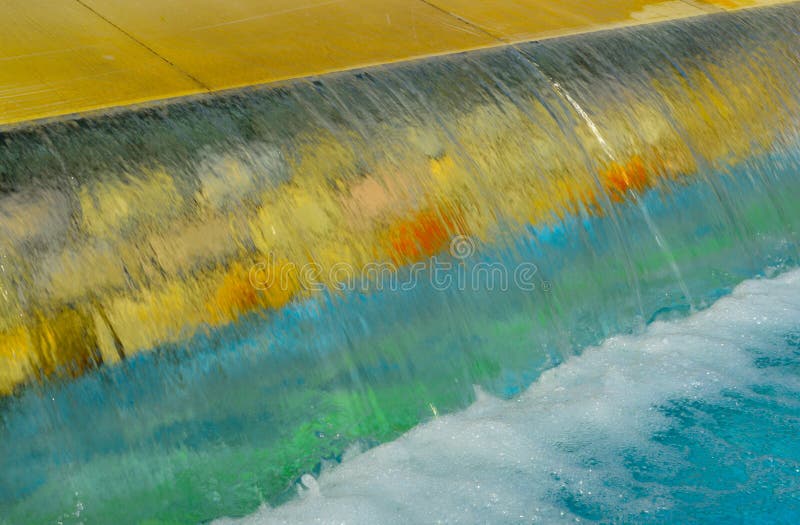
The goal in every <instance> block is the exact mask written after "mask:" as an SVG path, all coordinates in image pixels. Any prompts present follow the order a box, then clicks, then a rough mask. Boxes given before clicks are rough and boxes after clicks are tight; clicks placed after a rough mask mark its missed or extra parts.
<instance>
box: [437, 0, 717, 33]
mask: <svg viewBox="0 0 800 525" xmlns="http://www.w3.org/2000/svg"><path fill="white" fill-rule="evenodd" d="M432 3H433V4H435V5H436V6H438V7H440V8H441V9H443V10H445V11H447V12H449V13H453V14H454V15H457V16H459V17H461V18H463V19H464V20H468V21H469V22H472V23H474V24H475V25H477V26H480V27H481V28H484V29H486V30H487V31H489V32H490V33H491V34H493V35H495V36H497V37H500V38H503V39H504V40H510V41H520V40H530V39H536V38H544V37H549V36H556V35H562V34H567V33H576V32H583V31H590V30H594V29H599V28H602V27H610V26H616V25H630V24H640V23H644V22H656V21H659V20H667V19H672V18H684V17H687V16H694V15H700V14H703V13H704V12H705V11H703V10H702V9H700V8H698V7H695V6H693V5H690V4H689V3H687V2H682V1H678V0H671V1H666V2H662V1H652V0H598V1H594V2H591V1H586V0H432Z"/></svg>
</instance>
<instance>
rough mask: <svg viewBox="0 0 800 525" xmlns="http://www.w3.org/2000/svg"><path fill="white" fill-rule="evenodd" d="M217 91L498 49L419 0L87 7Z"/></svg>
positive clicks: (105, 0)
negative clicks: (367, 66) (329, 72)
mask: <svg viewBox="0 0 800 525" xmlns="http://www.w3.org/2000/svg"><path fill="white" fill-rule="evenodd" d="M86 2H87V4H89V5H91V6H92V8H93V9H96V10H97V11H98V12H100V13H102V15H103V16H104V17H106V18H108V19H109V20H111V21H112V22H113V23H114V24H117V25H120V26H122V27H124V29H125V30H126V31H127V32H129V33H130V34H132V35H134V36H135V37H136V38H137V39H140V40H141V41H143V42H145V43H146V44H147V45H148V46H150V47H151V48H153V49H155V50H156V51H157V52H158V53H160V54H161V55H163V56H164V57H166V58H168V59H169V60H170V61H171V62H173V63H175V64H176V65H178V66H179V67H180V68H181V69H183V70H185V71H188V72H190V73H191V74H192V75H193V76H195V77H196V78H199V79H200V80H201V81H202V82H203V83H205V84H207V85H209V86H211V87H212V88H215V89H220V88H229V87H235V86H241V85H247V84H253V83H260V82H268V81H273V80H278V79H285V78H292V77H299V76H304V75H309V74H316V73H323V72H328V71H334V70H341V69H349V68H353V67H358V66H365V65H371V64H377V63H386V62H393V61H397V60H403V59H407V58H411V57H419V56H425V55H430V54H439V53H446V52H452V51H457V50H464V49H471V48H476V47H482V46H486V45H489V44H493V43H496V41H495V40H494V39H492V38H491V37H489V36H488V35H486V34H485V33H483V32H481V31H479V30H477V29H476V28H474V27H471V26H470V25H468V24H465V23H463V22H461V21H459V20H458V19H456V18H454V17H452V16H449V15H447V14H445V13H443V12H441V11H440V10H438V9H436V8H433V7H431V6H429V5H427V4H425V3H424V2H421V1H418V0H379V1H378V0H327V1H326V0H270V1H266V2H265V1H264V0H239V1H236V2H233V1H230V0H197V1H194V2H192V3H191V5H189V2H164V1H163V0H146V1H139V2H131V1H130V0H86Z"/></svg>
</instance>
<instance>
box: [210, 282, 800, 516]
mask: <svg viewBox="0 0 800 525" xmlns="http://www.w3.org/2000/svg"><path fill="white" fill-rule="evenodd" d="M799 324H800V270H795V271H792V272H788V273H785V274H783V275H781V276H779V277H777V278H775V279H758V280H752V281H748V282H745V283H743V284H741V285H740V286H739V287H737V288H736V290H735V291H734V292H733V293H732V294H731V295H730V296H728V297H725V298H723V299H721V300H720V301H718V302H717V303H715V304H714V305H713V306H712V307H711V308H709V309H707V310H704V311H701V312H699V313H695V314H693V315H691V316H690V317H688V318H686V319H682V320H677V321H672V322H657V323H654V324H652V325H651V326H649V327H648V328H647V330H646V332H645V333H643V334H640V335H635V336H621V337H614V338H611V339H609V340H607V341H605V342H604V343H603V344H602V345H601V346H599V347H595V348H590V349H587V350H586V351H585V352H583V353H582V354H581V355H579V356H575V357H573V358H571V359H569V360H568V361H567V362H566V363H564V364H563V365H561V366H559V367H557V368H555V369H552V370H550V371H548V372H546V373H544V374H543V375H542V376H541V377H540V378H539V379H538V380H537V381H536V382H535V383H534V384H533V385H532V386H531V387H530V388H529V389H528V390H527V391H526V392H525V393H524V394H523V395H521V396H520V397H518V398H516V399H514V400H511V401H503V400H499V399H495V398H492V397H490V396H488V395H485V394H481V395H479V396H478V399H477V401H476V402H475V403H474V404H473V405H472V406H471V407H469V408H468V409H466V410H465V411H463V412H460V413H457V414H452V415H448V416H444V417H438V418H436V419H435V420H433V421H430V422H428V423H426V424H423V425H420V426H419V427H417V428H415V429H413V430H411V431H410V432H408V433H407V434H406V435H404V436H402V437H401V438H399V439H397V440H395V441H393V442H391V443H386V444H384V445H382V446H379V447H377V448H374V449H372V450H369V451H366V452H364V453H362V454H355V455H354V457H350V458H347V459H345V460H344V461H343V462H342V464H341V465H338V466H336V467H334V468H332V469H329V470H326V471H323V473H322V474H321V475H320V477H319V479H314V478H313V477H312V476H310V475H306V476H303V478H302V485H304V487H298V488H299V492H300V496H299V497H298V498H296V499H295V500H293V501H291V502H289V503H287V504H285V505H282V506H280V507H277V508H269V507H266V506H265V507H262V508H261V509H259V510H258V511H257V512H256V513H255V514H253V515H251V516H249V517H247V518H244V519H241V520H230V519H222V520H218V521H216V522H215V523H216V524H217V525H222V524H233V523H237V524H272V523H291V524H295V523H331V524H333V523H337V524H338V523H349V524H355V523H365V524H375V523H403V522H405V523H437V522H438V523H484V522H491V523H508V522H531V521H533V522H546V523H552V522H559V521H572V522H574V521H576V516H574V515H570V513H569V512H568V511H566V510H565V508H566V507H565V506H564V505H558V504H557V503H556V498H554V495H555V494H558V492H559V490H560V488H561V487H564V486H568V487H569V490H570V491H572V492H574V493H578V494H580V493H586V494H587V495H590V493H591V498H594V499H595V500H596V501H601V502H607V503H608V504H609V505H615V506H617V507H622V508H624V513H626V514H627V513H630V515H636V514H638V513H640V512H648V511H653V510H655V509H656V508H658V507H663V506H669V505H670V501H669V495H668V494H666V493H659V492H658V488H657V487H654V488H653V489H652V490H650V491H649V493H648V494H647V495H646V496H643V497H640V498H639V499H636V498H635V497H633V496H631V495H630V494H626V495H622V494H620V491H619V490H618V489H617V490H612V489H610V488H609V487H610V486H620V485H624V484H625V480H626V479H628V478H630V476H631V474H630V472H629V471H628V470H627V469H625V468H624V467H623V466H622V465H621V462H620V457H621V454H622V452H623V451H624V450H628V449H630V447H632V446H634V447H637V450H640V451H642V450H644V451H645V453H647V454H651V455H659V454H661V455H662V456H663V455H664V454H667V455H668V454H669V450H668V449H666V448H664V447H662V448H658V445H657V444H656V443H654V442H653V441H652V440H650V439H649V438H650V436H652V434H653V432H655V431H657V430H659V429H660V428H662V427H664V425H665V424H666V421H667V420H666V418H665V416H664V415H663V413H662V412H660V411H658V410H655V409H654V407H656V406H658V405H660V404H663V403H665V402H666V401H668V400H670V399H676V398H689V399H693V398H702V399H709V398H713V397H714V396H717V395H719V393H720V392H721V391H722V390H723V389H736V388H742V387H746V386H747V385H749V384H752V382H753V381H755V380H756V379H757V378H758V377H761V378H762V379H763V374H764V373H769V372H765V371H764V370H759V369H757V368H756V367H755V366H754V365H753V355H752V353H749V352H748V351H747V350H746V349H747V348H749V347H759V348H763V347H764V345H765V341H770V340H772V339H774V338H775V336H776V334H780V333H785V332H786V331H787V330H791V329H793V328H796V327H797V326H798V325H799ZM783 380H789V381H791V380H792V378H791V377H785V378H782V379H781V381H783ZM795 380H796V378H795ZM795 386H796V385H795ZM661 459H662V460H666V461H669V458H668V457H667V458H664V457H662V458H661ZM611 479H613V480H617V482H618V483H612V484H609V483H608V480H611Z"/></svg>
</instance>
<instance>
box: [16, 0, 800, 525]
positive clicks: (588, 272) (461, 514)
mask: <svg viewBox="0 0 800 525" xmlns="http://www.w3.org/2000/svg"><path fill="white" fill-rule="evenodd" d="M798 21H800V11H799V10H798V7H797V6H795V5H789V6H782V7H775V8H769V9H759V10H753V11H742V12H738V13H728V14H724V15H719V16H716V15H715V16H707V17H700V18H697V19H691V20H686V21H681V22H674V23H665V24H660V25H654V26H647V27H640V28H635V29H626V30H619V31H613V32H603V33H596V34H591V35H584V36H576V37H569V38H562V39H555V40H551V41H546V42H538V43H528V44H521V45H515V46H509V47H502V48H497V49H492V50H484V51H480V52H474V53H469V54H466V55H456V56H452V57H440V58H436V59H430V60H423V61H418V62H413V63H408V64H402V65H393V66H391V67H388V66H387V67H380V68H372V69H369V70H365V71H358V72H349V73H342V74H337V75H331V76H326V77H321V78H314V79H309V80H303V81H298V82H294V83H289V84H286V85H281V86H273V87H267V88H259V89H253V90H247V91H242V92H237V93H232V94H225V95H218V96H215V97H211V98H204V99H198V100H194V101H187V102H180V103H175V104H170V105H161V106H156V107H151V108H140V109H137V110H133V111H125V112H120V113H119V114H112V115H106V116H102V117H92V118H85V119H78V120H74V121H66V122H55V123H51V124H47V125H43V126H37V127H34V128H21V129H9V130H5V131H3V132H2V135H0V139H2V146H1V147H0V393H2V394H3V395H4V397H3V398H2V399H1V400H0V418H1V419H0V523H51V522H60V523H81V522H85V523H89V522H100V523H120V524H122V523H187V522H204V521H206V522H207V521H210V520H212V519H215V518H219V517H220V516H245V515H249V514H251V513H252V512H254V511H255V510H256V509H257V508H258V507H259V506H260V505H263V504H269V505H270V506H274V505H278V504H281V503H285V502H289V503H288V504H287V505H286V506H284V507H279V508H278V510H270V509H267V510H265V511H264V512H263V513H261V514H257V515H255V516H253V517H252V518H251V519H253V520H256V522H260V521H261V520H266V521H270V520H273V521H275V520H277V521H280V520H284V521H290V522H291V521H293V520H302V519H311V518H312V517H315V516H320V517H321V518H322V519H323V521H324V520H326V519H333V518H334V517H337V516H340V514H341V518H342V519H347V518H352V519H354V520H356V521H359V520H360V516H355V515H353V514H352V513H353V512H354V509H355V508H356V507H357V506H359V505H364V506H365V507H364V508H366V509H369V513H368V514H365V516H366V517H372V518H373V521H384V520H387V519H389V518H390V516H391V517H392V518H394V515H393V514H390V513H392V512H402V513H405V514H406V515H407V516H408V517H407V520H410V521H416V520H418V519H421V518H420V516H421V515H420V514H418V513H422V512H428V511H431V512H433V511H435V512H437V513H439V514H437V515H439V516H441V518H442V519H443V520H447V519H451V521H457V520H458V519H461V520H462V521H474V520H470V519H469V518H470V516H477V517H478V520H489V521H501V522H502V521H509V522H515V521H519V520H523V521H525V520H532V519H534V518H537V517H538V519H540V520H543V521H546V522H550V521H558V520H560V519H564V520H573V519H575V518H580V519H588V520H602V519H603V518H604V517H605V516H609V515H613V516H619V519H620V520H635V521H639V520H642V521H647V520H648V519H650V520H652V521H674V520H677V521H690V516H691V514H692V509H695V510H696V509H698V508H700V509H705V510H707V514H706V515H704V516H703V517H701V518H698V521H709V520H710V519H711V518H712V517H713V518H714V519H717V520H725V519H731V516H734V515H733V514H731V513H730V512H732V511H731V509H732V508H734V507H736V508H739V509H746V510H747V512H751V511H752V512H753V513H754V514H753V519H754V520H755V519H766V518H765V516H768V515H772V516H777V517H778V518H777V519H778V521H786V522H791V521H792V520H790V519H789V518H791V517H792V516H794V515H795V514H792V513H796V511H797V506H796V501H795V499H793V497H792V494H793V492H792V491H793V489H796V485H795V484H793V483H794V481H793V480H794V479H796V472H795V473H793V471H792V469H793V468H795V469H796V465H797V458H798V456H797V450H796V448H793V447H794V445H793V444H792V442H790V440H786V439H785V437H786V436H787V435H789V436H791V435H793V433H796V425H795V420H796V418H797V415H798V414H797V410H796V405H797V388H796V385H795V382H796V381H795V379H793V378H792V371H793V370H795V368H796V359H795V357H796V356H795V355H794V353H793V352H795V351H794V350H793V348H795V347H796V344H795V342H796V341H795V339H796V338H795V336H794V335H793V334H795V332H796V331H797V329H798V327H799V326H800V318H798V311H797V304H796V302H795V301H794V300H793V295H792V293H791V292H792V291H794V292H795V295H796V291H797V290H796V288H797V279H798V278H797V274H796V273H795V272H793V271H792V268H794V267H795V266H796V265H797V261H798V254H799V252H798V237H799V235H800V234H799V232H800V208H798V206H797V203H798V202H800V169H798V168H800V140H798V122H800V119H799V118H798V117H799V116H800V101H799V100H798V97H799V96H800V88H798V86H800V83H798V80H800V68H799V67H798V66H799V65H800V58H799V57H798V54H797V49H798V48H799V47H800V41H798V39H800V36H799V35H798V33H797V31H796V27H797V23H798ZM782 272H787V273H785V274H784V275H782V276H779V277H777V278H776V279H775V280H767V279H759V280H756V281H750V282H748V283H746V284H745V285H742V287H740V288H738V289H737V290H736V292H734V294H733V296H732V297H728V298H724V299H721V298H723V297H724V296H726V295H728V294H730V293H731V290H733V289H734V287H736V286H737V285H739V284H740V283H742V282H743V281H745V280H748V279H752V278H754V277H757V276H764V277H772V276H776V275H779V274H781V273H782ZM712 305H713V306H712ZM762 311H763V314H759V313H756V312H762ZM759 315H763V316H764V319H755V318H754V317H758V316H759ZM687 316H688V317H687ZM759 322H760V323H761V324H759ZM620 334H623V335H620ZM612 336H614V337H613V338H611V339H609V338H610V337H612ZM602 341H606V342H605V343H603V345H602V346H601V347H599V348H592V349H590V350H586V351H585V352H583V351H582V349H584V348H587V347H592V346H593V345H598V344H600V343H601V342H602ZM793 345H794V346H793ZM795 349H796V348H795ZM795 353H796V352H795ZM765 363H766V364H765ZM762 365H764V366H762ZM773 365H774V366H773ZM554 367H555V368H554ZM551 369H552V370H551ZM707 372H708V373H707ZM532 384H533V386H531V385H532ZM476 385H477V386H478V388H479V390H478V392H481V394H480V395H477V399H476V389H475V387H476ZM467 407H469V408H467ZM464 409H466V411H463V412H459V411H462V410H464ZM454 412H456V414H453V415H447V414H452V413H454ZM758 418H760V420H761V421H766V423H765V425H766V427H765V428H766V432H767V436H766V437H764V439H763V440H761V439H760V438H759V439H756V438H754V437H753V434H752V429H751V428H750V426H751V425H752V424H753V422H754V421H755V420H756V419H758ZM428 420H433V421H430V422H428V423H425V422H426V421H428ZM421 423H422V424H423V425H422V426H421V427H420V426H418V425H420V424H421ZM411 429H414V430H413V431H411V433H410V434H407V435H405V436H404V434H405V433H406V432H408V431H409V430H411ZM400 436H404V437H402V438H401V437H400ZM398 438H399V440H398ZM451 438H453V439H451ZM393 440H397V441H393ZM743 440H745V441H748V443H744V444H743ZM390 442H391V443H390ZM382 443H384V444H386V443H388V444H386V445H383V446H379V447H378V448H374V450H371V451H370V452H367V453H365V454H364V455H361V456H359V457H358V458H356V459H352V460H348V461H345V462H344V464H342V465H340V466H338V467H336V468H334V469H333V470H331V471H330V472H328V471H327V466H328V465H331V464H338V463H339V462H341V461H342V459H343V457H344V455H345V454H346V453H347V451H348V450H354V449H358V450H366V449H370V448H371V447H375V446H377V445H380V444H382ZM445 444H447V445H445ZM745 445H746V446H745ZM770 447H772V448H770ZM770 465H771V467H770ZM323 469H325V473H324V474H323V475H322V476H321V477H320V478H319V481H316V477H317V476H318V475H319V473H320V472H321V471H322V470H323ZM703 469H705V470H703ZM721 477H729V478H731V479H734V480H738V481H735V484H734V485H729V486H722V485H721V484H720V482H719V479H720V478H721ZM478 485H480V487H478ZM298 486H300V487H305V488H304V489H303V490H305V492H304V493H303V494H304V496H303V497H302V498H300V499H297V496H296V495H297V487H298ZM764 487H769V490H772V494H773V496H774V499H773V500H771V501H769V502H767V500H766V496H765V492H764V490H766V489H764ZM379 488H380V489H383V490H385V496H383V497H378V496H377V492H376V491H377V490H378V489H379ZM423 491H425V492H424V493H423ZM589 492H591V494H589ZM794 492H796V490H794ZM431 495H436V497H437V498H438V500H440V507H436V508H435V509H433V510H431V509H432V507H431V505H429V504H428V503H423V500H424V501H429V500H430V498H431V497H432V496H431ZM415 498H419V499H418V500H417V499H415ZM737 498H738V499H737ZM737 505H738V506H737ZM437 509H438V510H437ZM537 509H538V510H537ZM328 511H330V513H329V514H328V513H327V512H328ZM504 512H505V513H507V514H503V513H504ZM445 513H446V514H445ZM562 513H563V514H562ZM739 515H740V514H736V515H735V516H739ZM517 516H524V518H517ZM706 517H708V519H706ZM356 518H359V519H356ZM784 518H785V519H784ZM4 520H5V521H4Z"/></svg>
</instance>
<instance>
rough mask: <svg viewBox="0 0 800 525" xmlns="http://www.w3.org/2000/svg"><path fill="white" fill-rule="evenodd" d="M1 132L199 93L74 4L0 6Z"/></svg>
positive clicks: (19, 0) (21, 0)
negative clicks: (24, 123)
mask: <svg viewBox="0 0 800 525" xmlns="http://www.w3.org/2000/svg"><path fill="white" fill-rule="evenodd" d="M0 24H2V31H0V124H4V123H9V122H15V121H20V120H28V119H36V118H41V117H48V116H53V115H59V114H64V113H72V112H78V111H86V110H90V109H96V108H100V107H106V106H116V105H120V104H128V103H132V102H136V101H140V100H144V99H150V98H157V97H161V96H164V95H165V94H169V95H178V94H184V93H188V92H192V91H197V89H198V87H197V85H196V84H195V83H193V82H192V81H190V80H189V79H187V78H186V77H184V76H182V75H181V74H180V73H179V72H177V71H176V70H174V69H173V68H172V67H170V66H169V65H168V64H167V63H166V62H164V61H163V60H162V59H160V58H158V57H157V56H155V55H154V54H153V53H151V52H149V51H147V50H146V49H145V48H143V47H141V46H140V45H139V44H137V43H136V42H134V41H133V40H131V39H130V38H129V37H126V36H125V35H124V34H123V33H121V32H119V31H118V30H116V29H114V27H113V26H111V25H109V24H108V23H106V22H104V21H103V20H102V19H100V18H99V17H98V16H97V15H95V14H93V13H92V12H91V11H89V10H88V9H86V8H85V7H83V6H81V5H80V4H78V3H74V2H67V1H61V2H48V1H44V0H3V1H2V2H0Z"/></svg>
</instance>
